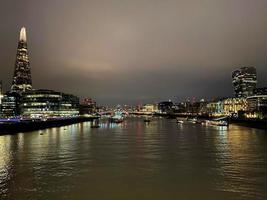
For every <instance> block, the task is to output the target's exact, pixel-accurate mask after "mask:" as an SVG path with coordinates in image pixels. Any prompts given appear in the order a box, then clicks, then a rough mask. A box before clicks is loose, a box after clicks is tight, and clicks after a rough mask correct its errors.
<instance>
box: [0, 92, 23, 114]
mask: <svg viewBox="0 0 267 200" xmlns="http://www.w3.org/2000/svg"><path fill="white" fill-rule="evenodd" d="M20 99H21V96H20V94H18V93H16V92H6V93H5V94H4V95H3V98H2V104H1V117H2V118H19V116H20Z"/></svg>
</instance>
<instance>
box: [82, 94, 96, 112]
mask: <svg viewBox="0 0 267 200" xmlns="http://www.w3.org/2000/svg"><path fill="white" fill-rule="evenodd" d="M79 111H80V114H81V115H89V114H92V113H95V112H96V102H95V101H94V100H93V99H91V98H84V99H83V100H82V102H81V104H80V106H79Z"/></svg>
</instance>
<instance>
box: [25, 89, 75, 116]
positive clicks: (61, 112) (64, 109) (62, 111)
mask: <svg viewBox="0 0 267 200" xmlns="http://www.w3.org/2000/svg"><path fill="white" fill-rule="evenodd" d="M78 115H79V98H78V97H76V96H74V95H70V94H65V93H61V92H56V91H53V90H31V91H26V92H24V93H22V97H21V116H22V117H23V118H57V117H75V116H78Z"/></svg>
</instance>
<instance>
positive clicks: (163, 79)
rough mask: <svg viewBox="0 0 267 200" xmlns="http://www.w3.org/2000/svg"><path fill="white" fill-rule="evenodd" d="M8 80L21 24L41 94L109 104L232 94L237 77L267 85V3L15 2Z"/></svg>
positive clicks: (6, 44) (5, 14)
mask: <svg viewBox="0 0 267 200" xmlns="http://www.w3.org/2000/svg"><path fill="white" fill-rule="evenodd" d="M0 9H1V12H0V13H1V17H0V22H1V26H0V31H1V37H0V42H1V47H2V48H1V54H0V66H1V76H0V78H1V79H2V80H3V82H4V87H5V89H8V87H9V85H10V82H11V78H12V74H13V70H14V60H15V54H16V46H17V40H18V32H19V28H20V27H21V26H26V28H27V33H28V45H29V50H30V59H31V67H32V77H33V84H34V87H35V88H50V89H55V90H62V91H65V92H70V93H74V94H77V95H79V96H90V97H93V98H95V99H97V101H98V102H100V103H109V104H110V103H111V104H115V103H136V102H140V101H143V102H148V101H158V100H163V99H169V98H172V99H176V100H181V99H185V98H186V97H193V96H196V97H199V98H201V97H214V96H231V95H232V86H231V71H232V70H233V69H235V68H237V67H239V66H243V65H248V66H255V67H257V70H258V73H259V82H260V86H264V85H267V81H266V79H265V78H264V77H265V74H267V68H266V65H267V56H266V52H267V42H266V41H267V26H266V24H267V1H266V0H257V1H251V0H232V1H228V0H203V1H197V0H165V1H162V0H135V1H130V0H124V1H122V0H106V1H105V0H102V1H101V0H77V1H76V0H75V1H73V0H57V1H54V0H46V1H36V0H24V1H15V0H8V1H7V0H6V1H4V2H3V3H2V4H1V8H0Z"/></svg>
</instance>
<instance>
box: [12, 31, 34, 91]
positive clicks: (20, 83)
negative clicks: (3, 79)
mask: <svg viewBox="0 0 267 200" xmlns="http://www.w3.org/2000/svg"><path fill="white" fill-rule="evenodd" d="M31 89H32V80H31V69H30V62H29V53H28V47H27V38H26V29H25V28H24V27H23V28H21V30H20V37H19V42H18V48H17V56H16V62H15V70H14V76H13V81H12V86H11V91H12V92H17V93H21V92H24V91H27V90H31Z"/></svg>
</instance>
